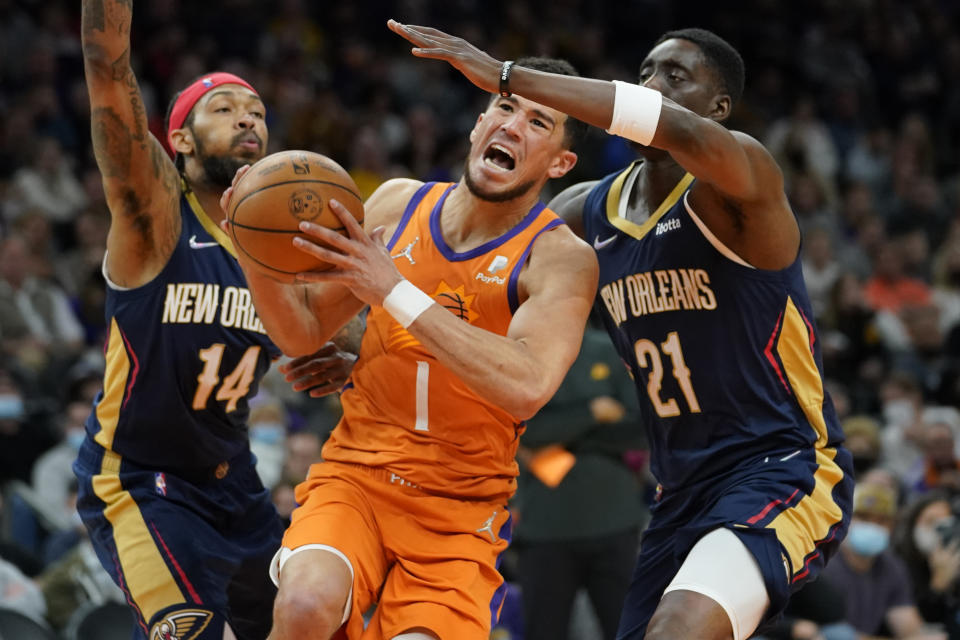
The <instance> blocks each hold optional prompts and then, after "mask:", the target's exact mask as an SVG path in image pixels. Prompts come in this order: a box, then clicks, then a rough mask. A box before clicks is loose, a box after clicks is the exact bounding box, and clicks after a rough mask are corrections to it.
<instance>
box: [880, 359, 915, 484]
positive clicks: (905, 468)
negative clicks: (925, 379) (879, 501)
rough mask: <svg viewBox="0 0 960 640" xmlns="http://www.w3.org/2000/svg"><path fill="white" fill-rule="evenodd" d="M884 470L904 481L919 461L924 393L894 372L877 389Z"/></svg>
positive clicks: (912, 380)
mask: <svg viewBox="0 0 960 640" xmlns="http://www.w3.org/2000/svg"><path fill="white" fill-rule="evenodd" d="M879 399H880V402H881V408H880V409H881V415H882V417H883V429H881V432H882V434H883V435H882V438H883V454H884V459H883V463H884V466H887V467H889V468H890V469H891V470H893V472H894V473H896V474H897V476H898V477H900V478H903V477H904V476H905V474H907V473H908V472H909V471H910V470H911V469H912V468H913V467H914V466H915V465H916V464H917V462H918V460H920V458H922V456H923V447H924V442H925V440H924V429H923V392H922V390H921V388H920V385H919V384H918V382H917V380H916V378H915V377H914V376H913V375H911V374H909V373H906V372H903V371H894V372H893V373H891V374H890V375H889V376H887V378H886V379H885V380H883V382H882V383H881V385H880V397H879Z"/></svg>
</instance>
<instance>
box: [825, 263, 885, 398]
mask: <svg viewBox="0 0 960 640" xmlns="http://www.w3.org/2000/svg"><path fill="white" fill-rule="evenodd" d="M817 321H818V324H819V326H820V330H821V332H822V347H823V365H824V371H826V372H827V373H828V375H829V376H831V377H832V378H834V379H837V380H843V381H844V382H845V383H846V386H847V389H848V393H849V395H850V403H851V405H852V409H853V410H854V411H873V410H875V409H876V407H875V406H874V404H875V402H874V398H873V396H874V395H875V393H876V391H875V389H876V386H877V385H878V384H879V382H880V379H881V377H882V376H883V372H884V370H885V367H886V360H887V353H886V349H885V348H884V346H883V343H882V342H881V340H880V332H879V329H878V327H877V319H876V312H875V311H874V310H873V309H872V308H870V305H869V304H867V301H866V299H865V298H864V295H863V289H862V287H861V286H860V281H859V280H858V278H857V276H856V275H854V274H853V273H849V272H847V273H843V274H841V275H840V276H839V277H838V278H837V280H836V282H835V283H834V285H833V287H832V288H831V290H830V295H829V298H828V299H827V301H826V306H825V309H824V313H823V315H822V316H820V317H818V318H817Z"/></svg>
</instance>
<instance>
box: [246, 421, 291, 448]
mask: <svg viewBox="0 0 960 640" xmlns="http://www.w3.org/2000/svg"><path fill="white" fill-rule="evenodd" d="M286 434H287V429H286V427H284V425H283V424H282V423H280V422H258V423H257V424H254V425H251V426H250V439H251V440H255V441H257V442H261V443H263V444H267V445H275V444H280V443H281V442H283V439H284V437H285V436H286Z"/></svg>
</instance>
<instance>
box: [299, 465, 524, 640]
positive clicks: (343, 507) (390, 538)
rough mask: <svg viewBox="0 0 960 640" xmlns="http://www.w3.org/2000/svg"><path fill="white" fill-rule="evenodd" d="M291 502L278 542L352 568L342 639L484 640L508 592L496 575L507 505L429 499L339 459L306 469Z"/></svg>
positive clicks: (506, 536) (506, 538)
mask: <svg viewBox="0 0 960 640" xmlns="http://www.w3.org/2000/svg"><path fill="white" fill-rule="evenodd" d="M296 497H297V503H298V504H300V505H301V506H300V507H298V508H297V509H296V510H295V511H294V512H293V517H292V521H291V524H290V528H289V529H287V532H286V533H285V534H284V537H283V546H284V547H287V548H289V549H296V548H297V547H300V546H303V545H307V544H322V545H326V546H329V547H333V548H334V549H336V550H338V551H340V552H341V553H343V555H344V556H346V557H347V559H349V561H350V563H351V564H352V565H353V576H354V578H353V595H352V600H351V611H350V617H349V619H348V620H347V622H346V623H345V625H344V627H343V629H341V635H345V637H346V638H348V639H349V640H389V639H390V638H393V637H394V636H396V635H398V634H400V633H403V632H404V631H407V630H409V629H413V628H416V627H423V628H426V629H429V630H431V631H432V632H434V633H435V634H437V635H438V636H439V637H440V638H441V640H487V639H488V638H489V637H490V629H491V627H492V626H493V624H494V622H495V621H496V620H497V617H498V616H499V614H500V608H501V607H502V606H503V600H504V597H505V595H506V585H505V584H504V582H503V578H502V576H501V575H500V573H499V571H498V570H497V567H498V565H499V560H500V556H501V554H502V553H503V551H504V550H505V549H506V548H507V545H508V544H509V542H510V529H511V517H510V512H509V511H507V508H506V506H505V505H503V504H502V503H500V502H489V501H470V500H458V499H455V498H448V497H441V496H436V495H431V494H427V493H425V492H423V491H421V490H420V489H418V488H416V487H414V486H411V485H410V484H409V483H407V482H405V481H404V480H403V479H402V478H400V477H398V476H396V475H394V474H392V473H390V472H389V471H386V470H384V469H378V468H372V467H363V466H359V465H351V464H343V463H337V462H322V463H320V464H315V465H313V466H312V467H311V468H310V473H309V474H308V475H307V479H306V480H305V481H304V482H302V483H301V484H300V485H298V486H297V489H296ZM378 596H379V597H378ZM374 603H376V604H377V608H376V611H375V612H374V614H373V617H372V619H371V620H370V623H369V625H368V626H367V628H366V629H364V621H363V614H364V613H365V612H366V611H367V610H369V608H370V607H371V605H373V604H374Z"/></svg>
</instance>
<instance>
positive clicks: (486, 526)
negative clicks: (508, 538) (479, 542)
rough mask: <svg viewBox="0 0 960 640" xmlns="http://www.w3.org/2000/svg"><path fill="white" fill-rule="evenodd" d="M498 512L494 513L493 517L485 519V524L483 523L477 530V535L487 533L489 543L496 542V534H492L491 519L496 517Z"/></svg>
mask: <svg viewBox="0 0 960 640" xmlns="http://www.w3.org/2000/svg"><path fill="white" fill-rule="evenodd" d="M497 513H499V512H498V511H494V512H493V515H492V516H490V517H489V518H487V520H486V522H484V523H483V526H482V527H480V528H479V529H477V533H488V534H490V542H496V541H497V534H495V533H494V532H493V519H494V518H496V517H497Z"/></svg>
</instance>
